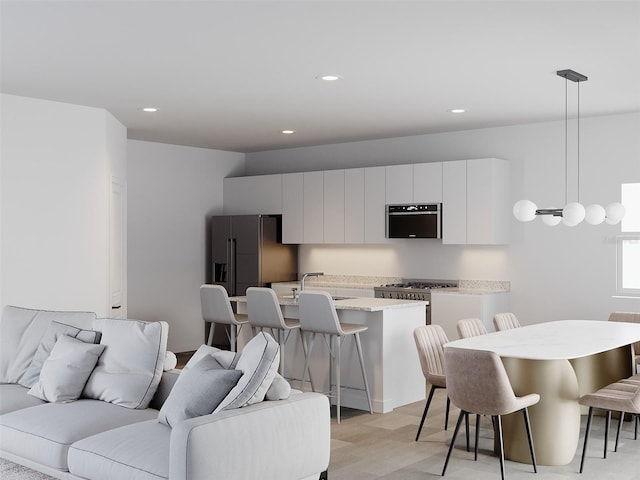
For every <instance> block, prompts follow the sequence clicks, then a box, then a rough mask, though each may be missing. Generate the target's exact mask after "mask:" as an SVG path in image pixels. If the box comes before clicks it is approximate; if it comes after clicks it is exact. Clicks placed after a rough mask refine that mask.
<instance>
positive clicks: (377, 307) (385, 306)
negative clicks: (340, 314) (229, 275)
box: [229, 295, 429, 312]
mask: <svg viewBox="0 0 640 480" xmlns="http://www.w3.org/2000/svg"><path fill="white" fill-rule="evenodd" d="M229 300H230V301H232V302H241V303H246V301H247V297H246V296H242V297H241V296H238V297H231V298H229ZM278 302H279V303H280V305H281V306H298V301H297V300H294V299H293V298H292V297H291V295H288V296H279V297H278ZM334 303H335V306H336V310H358V311H362V312H379V311H382V310H389V309H398V308H414V307H420V306H422V307H424V306H427V305H429V302H425V301H421V300H395V299H391V298H370V297H355V298H345V299H342V300H336V301H335V302H334Z"/></svg>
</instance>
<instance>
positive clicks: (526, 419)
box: [522, 407, 538, 473]
mask: <svg viewBox="0 0 640 480" xmlns="http://www.w3.org/2000/svg"><path fill="white" fill-rule="evenodd" d="M522 414H523V416H524V426H525V428H526V430H527V440H529V451H530V452H531V464H532V465H533V471H534V472H535V473H538V466H537V465H536V452H535V450H534V448H533V436H532V435H531V423H530V422H529V409H528V408H526V407H525V408H523V409H522Z"/></svg>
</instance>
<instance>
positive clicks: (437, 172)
mask: <svg viewBox="0 0 640 480" xmlns="http://www.w3.org/2000/svg"><path fill="white" fill-rule="evenodd" d="M413 201H414V202H416V203H441V202H442V162H433V163H417V164H415V165H414V166H413Z"/></svg>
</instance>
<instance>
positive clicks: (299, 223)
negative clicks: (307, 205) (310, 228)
mask: <svg viewBox="0 0 640 480" xmlns="http://www.w3.org/2000/svg"><path fill="white" fill-rule="evenodd" d="M303 178H304V177H303V174H302V173H285V174H283V175H282V243H303V241H304V229H303V228H304V209H303V205H304V182H303Z"/></svg>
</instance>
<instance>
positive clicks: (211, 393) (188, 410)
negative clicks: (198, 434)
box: [158, 355, 242, 427]
mask: <svg viewBox="0 0 640 480" xmlns="http://www.w3.org/2000/svg"><path fill="white" fill-rule="evenodd" d="M241 376H242V372H241V371H240V370H226V369H223V368H221V366H220V364H219V363H218V361H216V360H215V359H214V358H213V357H212V356H210V355H207V356H205V357H203V358H202V359H201V360H200V361H199V362H198V363H196V364H195V365H193V366H192V367H191V368H189V369H188V370H183V371H182V373H180V376H179V377H178V380H177V381H176V384H175V385H174V387H173V389H172V390H171V393H170V394H169V397H168V398H167V400H166V401H165V402H164V405H162V408H161V409H160V413H159V414H158V421H159V422H160V423H164V424H165V425H168V426H170V427H173V426H174V425H176V424H177V423H178V422H181V421H182V420H186V419H187V418H194V417H200V416H202V415H208V414H210V413H211V412H213V410H214V409H215V408H216V407H217V406H218V404H219V403H220V402H221V401H222V399H223V398H225V397H226V396H227V394H228V393H229V392H230V391H231V389H232V388H233V387H234V385H235V384H236V383H238V380H239V379H240V377H241Z"/></svg>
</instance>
